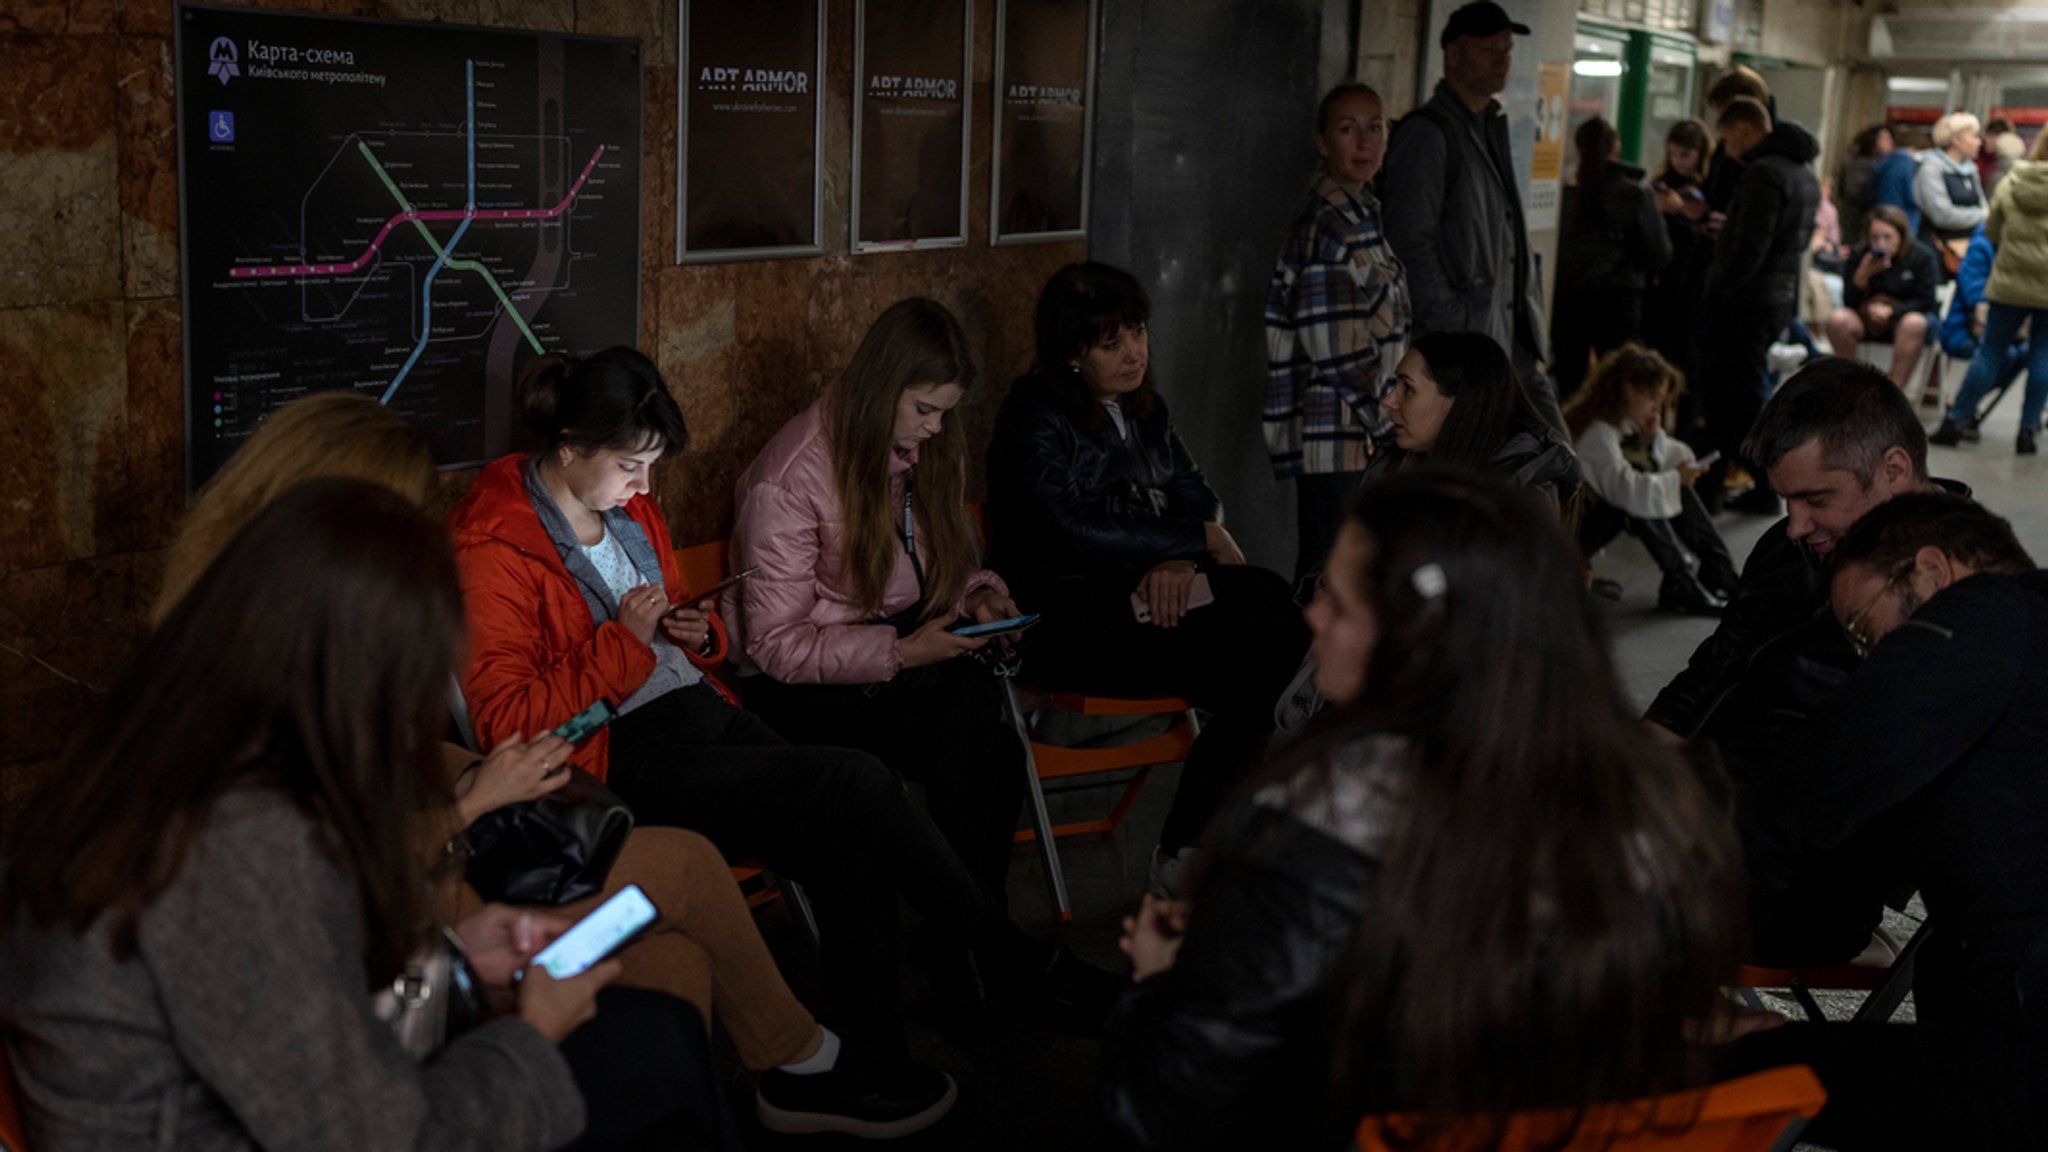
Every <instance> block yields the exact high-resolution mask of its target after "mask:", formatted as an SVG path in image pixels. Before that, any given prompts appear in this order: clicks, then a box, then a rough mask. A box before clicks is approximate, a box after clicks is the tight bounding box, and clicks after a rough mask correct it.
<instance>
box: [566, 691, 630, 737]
mask: <svg viewBox="0 0 2048 1152" xmlns="http://www.w3.org/2000/svg"><path fill="white" fill-rule="evenodd" d="M618 715H619V713H618V710H617V709H615V708H613V707H612V702H611V701H609V700H599V701H598V702H597V703H595V704H592V705H591V706H590V707H588V708H585V709H584V710H583V711H581V712H578V713H577V714H575V715H574V716H571V717H569V719H568V722H567V723H565V724H563V725H562V726H561V727H560V728H557V729H555V735H557V736H560V737H561V738H562V739H564V740H567V741H568V742H569V743H571V744H581V743H583V742H584V741H585V740H588V739H590V737H591V736H592V735H593V734H595V733H596V732H597V730H598V729H600V728H602V727H604V726H605V725H607V724H609V723H611V722H612V721H613V720H616V719H618Z"/></svg>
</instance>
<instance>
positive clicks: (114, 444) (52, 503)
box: [0, 301, 130, 571]
mask: <svg viewBox="0 0 2048 1152" xmlns="http://www.w3.org/2000/svg"><path fill="white" fill-rule="evenodd" d="M125 344H126V333H125V331H124V329H123V324H122V308H121V305H120V303H119V302H117V301H108V302H102V303H97V304H77V305H69V306H65V307H60V308H14V309H8V310H5V311H0V380H6V381H7V382H8V384H7V387H6V388H0V491H5V492H7V493H8V499H7V500H5V501H0V571H20V570H23V569H31V568H41V567H46V566H48V565H51V564H58V563H63V562H65V561H70V560H76V559H80V558H82V557H87V556H97V555H101V554H103V553H109V552H116V551H120V550H122V549H125V548H127V547H129V546H130V534H129V532H128V531H127V528H128V517H129V513H128V509H127V507H126V506H125V500H126V497H127V495H128V459H127V450H126V447H125V441H124V437H125V436H126V435H127V427H128V418H127V379H126V372H125V370H124V367H123V362H124V359H125V347H124V346H125Z"/></svg>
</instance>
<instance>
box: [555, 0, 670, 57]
mask: <svg viewBox="0 0 2048 1152" xmlns="http://www.w3.org/2000/svg"><path fill="white" fill-rule="evenodd" d="M675 24H676V6H675V4H674V3H673V0H580V2H579V3H578V4H577V5H576V31H577V32H578V33H579V34H581V35H584V36H626V37H638V38H639V40H640V44H641V48H642V51H643V53H644V55H643V56H642V60H643V62H644V63H645V64H646V65H647V66H648V67H650V68H653V67H657V66H661V65H666V66H667V67H668V68H670V69H671V70H673V69H674V68H675V64H676V37H675Z"/></svg>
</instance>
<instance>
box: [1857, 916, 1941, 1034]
mask: <svg viewBox="0 0 2048 1152" xmlns="http://www.w3.org/2000/svg"><path fill="white" fill-rule="evenodd" d="M1926 939H1927V926H1926V925H1925V924H1922V925H1921V926H1920V927H1919V928H1916V929H1914V931H1913V938H1912V939H1910V940H1908V941H1906V946H1905V947H1904V948H1901V949H1899V955H1898V957H1897V958H1896V959H1894V960H1893V961H1892V967H1891V975H1889V976H1887V977H1885V981H1884V983H1883V984H1882V985H1879V986H1878V988H1877V989H1876V990H1875V991H1873V992H1871V994H1870V995H1868V996H1865V997H1864V998H1863V1003H1862V1004H1861V1005H1859V1006H1858V1007H1857V1009H1856V1014H1855V1015H1854V1016H1852V1017H1850V1019H1852V1020H1859V1021H1868V1022H1870V1023H1875V1024H1883V1023H1885V1022H1886V1021H1889V1020H1890V1019H1891V1018H1892V1014H1893V1013H1895V1012H1897V1011H1898V1010H1899V1005H1901V1004H1903V1003H1905V1002H1906V994H1907V993H1909V992H1911V991H1912V990H1913V956H1914V954H1915V953H1917V952H1919V951H1920V945H1921V944H1922V943H1923V942H1925V941H1926Z"/></svg>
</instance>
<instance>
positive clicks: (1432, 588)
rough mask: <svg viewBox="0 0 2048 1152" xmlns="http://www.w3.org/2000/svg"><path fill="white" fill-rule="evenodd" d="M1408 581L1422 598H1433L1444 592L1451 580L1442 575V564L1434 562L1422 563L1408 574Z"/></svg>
mask: <svg viewBox="0 0 2048 1152" xmlns="http://www.w3.org/2000/svg"><path fill="white" fill-rule="evenodd" d="M1408 583H1410V584H1412V585H1414V586H1415V592H1416V594H1417V595H1419V596H1421V597H1422V598H1423V599H1424V600H1434V599H1436V598H1437V597H1439V596H1441V595H1443V594H1444V589H1446V588H1449V587H1450V586H1451V582H1450V581H1449V580H1448V579H1446V578H1445V577H1444V570H1443V566H1442V565H1440V564H1436V563H1433V562H1432V563H1429V564H1424V565H1423V566H1422V567H1420V568H1417V569H1416V570H1415V571H1414V572H1412V573H1410V574H1409V576H1408Z"/></svg>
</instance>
